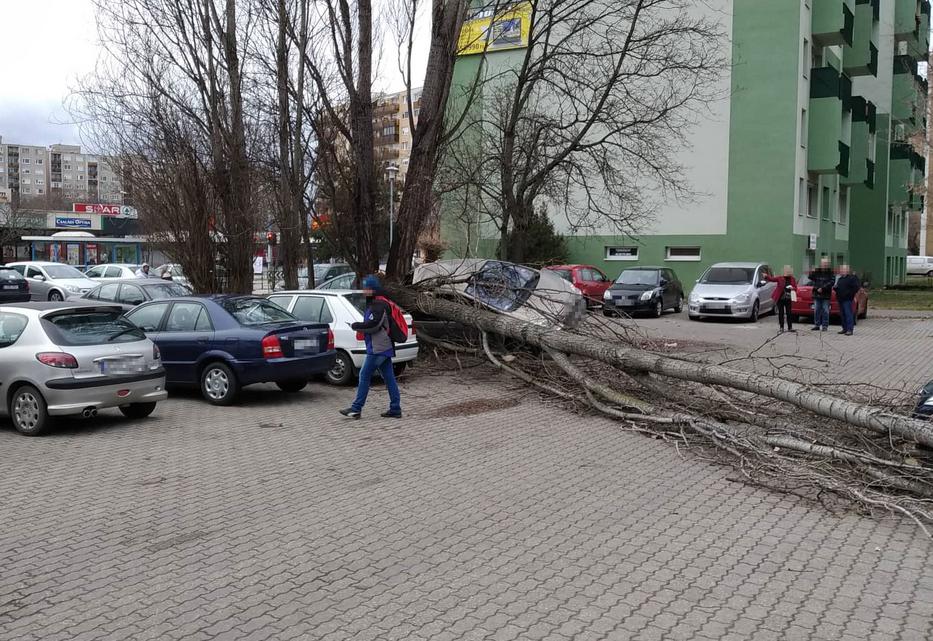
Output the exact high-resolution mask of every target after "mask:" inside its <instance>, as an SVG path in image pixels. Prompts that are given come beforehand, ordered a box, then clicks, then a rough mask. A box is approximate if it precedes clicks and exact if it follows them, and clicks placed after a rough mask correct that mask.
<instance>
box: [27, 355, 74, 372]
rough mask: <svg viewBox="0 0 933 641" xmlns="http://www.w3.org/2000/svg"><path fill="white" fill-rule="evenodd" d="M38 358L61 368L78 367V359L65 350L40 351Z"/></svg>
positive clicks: (44, 362)
mask: <svg viewBox="0 0 933 641" xmlns="http://www.w3.org/2000/svg"><path fill="white" fill-rule="evenodd" d="M36 360H38V361H39V362H40V363H42V364H43V365H48V366H49V367H58V368H60V369H77V368H78V359H76V358H75V357H74V356H72V355H71V354H66V353H65V352H40V353H38V354H36Z"/></svg>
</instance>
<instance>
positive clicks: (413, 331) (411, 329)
mask: <svg viewBox="0 0 933 641" xmlns="http://www.w3.org/2000/svg"><path fill="white" fill-rule="evenodd" d="M408 333H409V334H411V335H412V336H414V335H415V333H416V332H415V323H414V321H412V324H411V325H409V326H408Z"/></svg>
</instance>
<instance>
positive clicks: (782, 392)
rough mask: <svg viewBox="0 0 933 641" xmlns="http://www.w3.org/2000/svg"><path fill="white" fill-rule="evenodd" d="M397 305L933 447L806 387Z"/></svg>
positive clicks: (405, 296)
mask: <svg viewBox="0 0 933 641" xmlns="http://www.w3.org/2000/svg"><path fill="white" fill-rule="evenodd" d="M392 294H393V296H394V298H395V300H396V301H397V302H398V303H399V304H400V305H402V306H404V307H407V308H408V309H409V310H418V311H421V312H423V313H425V314H429V315H431V316H437V317H439V318H443V319H446V320H451V321H455V322H459V323H463V324H465V325H468V326H471V327H476V328H478V329H480V330H482V331H484V332H491V333H494V334H499V335H501V336H505V337H508V338H514V339H517V340H521V341H523V342H525V343H527V344H528V345H532V346H534V347H538V348H542V349H552V350H557V351H561V352H564V353H568V354H577V355H579V356H586V357H588V358H592V359H594V360H597V361H600V362H602V363H606V364H608V365H612V366H614V367H618V368H620V369H622V370H623V371H627V372H632V373H637V372H652V373H655V374H661V375H664V376H668V377H670V378H674V379H679V380H686V381H693V382H697V383H704V384H708V385H721V386H723V387H731V388H733V389H738V390H743V391H746V392H751V393H754V394H760V395H762V396H766V397H768V398H773V399H776V400H780V401H784V402H786V403H790V404H791V405H795V406H797V407H799V408H802V409H805V410H807V411H810V412H813V413H814V414H817V415H818V416H824V417H826V418H830V419H833V420H837V421H842V422H844V423H848V424H850V425H854V426H857V427H861V428H864V429H867V430H870V431H872V432H876V433H878V434H883V435H888V434H895V435H897V436H899V437H901V438H905V439H909V440H911V441H915V442H917V443H921V444H923V445H927V446H931V447H933V425H931V424H930V423H926V422H923V421H919V420H916V419H912V418H908V417H906V416H900V415H896V414H891V413H888V412H885V411H883V410H881V409H878V408H873V407H869V406H867V405H862V404H859V403H854V402H852V401H847V400H845V399H841V398H836V397H834V396H830V395H828V394H824V393H822V392H819V391H816V390H813V389H811V388H809V387H807V386H805V385H801V384H800V383H795V382H793V381H787V380H784V379H780V378H775V377H773V376H765V375H762V374H756V373H754V372H746V371H743V370H739V369H733V368H730V367H724V366H722V365H712V364H705V363H695V362H692V361H685V360H680V359H676V358H671V357H667V356H660V355H657V354H652V353H650V352H646V351H644V350H640V349H634V348H628V347H623V346H620V345H619V344H617V343H616V344H613V343H610V342H607V341H605V340H599V339H594V338H593V337H588V336H581V335H577V334H570V333H567V332H562V331H556V330H553V329H550V328H547V327H542V326H539V325H535V324H533V323H527V322H522V321H519V320H515V319H513V318H509V317H508V316H504V315H501V314H494V313H492V312H489V311H485V310H481V309H477V308H476V307H472V306H468V305H462V304H457V303H453V302H450V301H446V300H442V299H439V298H436V297H433V296H429V295H418V294H417V293H416V292H414V291H412V290H407V289H394V290H393V291H392Z"/></svg>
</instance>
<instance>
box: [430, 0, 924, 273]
mask: <svg viewBox="0 0 933 641" xmlns="http://www.w3.org/2000/svg"><path fill="white" fill-rule="evenodd" d="M700 5H701V3H698V6H700ZM707 5H708V6H709V10H710V11H711V15H715V16H716V18H717V20H719V21H721V24H722V27H723V31H724V32H725V33H728V34H730V36H731V38H730V39H729V41H728V42H726V43H724V46H725V47H726V48H727V51H726V52H725V53H726V55H727V57H728V59H729V60H730V61H731V64H730V65H729V69H728V71H727V73H726V74H725V77H724V78H723V80H722V82H723V87H722V88H723V89H724V91H723V92H722V94H723V95H724V96H727V97H725V98H723V99H722V100H721V101H720V102H719V103H717V104H715V105H713V109H712V113H711V114H710V115H709V116H708V117H704V118H703V120H702V122H700V123H699V124H698V125H697V126H696V128H695V130H694V131H692V132H691V133H690V136H689V138H690V145H689V146H688V147H686V148H684V149H683V151H682V153H681V154H680V157H679V158H678V160H679V162H680V163H682V165H683V166H684V167H685V168H686V170H687V172H688V176H687V178H688V180H689V181H690V183H691V184H693V185H694V186H695V187H696V188H697V189H698V190H699V191H702V192H704V195H703V196H702V197H700V198H698V199H696V200H695V201H692V202H689V203H667V204H666V205H664V206H663V207H662V208H661V209H660V210H659V211H658V212H656V214H655V215H654V216H653V218H652V220H650V221H648V222H646V223H645V224H644V225H642V226H641V228H639V229H637V230H636V231H635V232H634V233H632V234H630V235H619V234H618V232H617V231H616V230H614V229H603V230H595V231H590V232H587V233H580V232H577V233H571V232H570V230H568V229H561V226H560V221H559V220H557V218H556V217H555V224H556V226H557V227H558V230H559V231H562V232H563V233H565V234H566V235H567V236H568V240H569V245H570V250H571V259H572V261H573V262H577V263H589V264H593V265H596V266H598V267H600V268H601V269H603V270H604V271H606V272H607V273H608V274H609V275H610V276H613V277H614V276H615V275H616V274H618V273H619V272H620V271H621V270H622V269H624V268H627V267H631V266H634V265H639V264H642V265H649V264H650V265H663V266H666V267H672V268H674V269H675V271H676V272H677V273H678V274H679V276H680V278H681V280H683V281H684V282H690V281H692V280H693V279H695V278H697V277H698V276H699V274H700V273H701V272H702V271H703V269H705V268H706V267H707V266H709V265H710V264H712V263H715V262H720V261H729V260H742V261H746V260H756V261H759V260H760V261H764V262H768V263H769V264H771V265H772V266H774V267H775V269H780V266H781V265H785V264H789V265H792V266H793V267H794V269H795V271H796V273H798V274H800V273H802V272H804V271H806V270H808V269H810V268H811V267H812V266H813V265H814V264H816V263H817V262H818V261H819V259H820V257H822V256H828V257H830V258H831V259H832V261H833V263H835V264H839V263H842V262H847V263H850V264H852V266H853V267H854V268H855V270H856V271H857V272H858V273H859V274H861V275H862V276H863V278H865V279H868V280H870V281H871V282H872V283H873V284H875V285H880V284H882V283H884V284H891V283H898V282H902V281H903V279H904V276H905V262H906V254H907V226H908V219H909V215H910V212H912V211H917V210H919V209H921V208H922V207H923V199H922V196H921V195H920V191H919V190H917V193H914V190H913V186H914V185H916V186H918V187H919V186H921V185H922V184H923V182H924V158H923V157H922V156H921V155H919V154H918V153H917V152H915V151H914V147H913V146H912V144H911V142H910V141H911V139H912V137H915V136H916V135H917V134H918V132H921V131H924V130H925V128H926V95H927V82H926V80H925V79H924V78H923V77H922V76H921V74H920V73H919V72H918V65H919V64H920V63H925V62H926V59H927V52H928V50H929V29H930V3H929V1H928V0H709V1H708V2H706V3H703V4H702V6H707ZM532 28H533V26H532ZM523 55H524V51H522V50H515V49H509V50H503V51H492V50H490V51H489V52H488V53H487V54H486V56H485V62H484V63H483V64H485V65H486V68H487V70H488V73H497V72H498V71H500V70H501V69H503V68H507V67H509V66H510V65H516V64H520V62H521V59H522V56H523ZM482 58H483V57H482V56H479V55H464V56H461V57H460V58H458V62H457V67H456V70H455V78H454V84H455V87H454V90H455V91H456V86H457V84H458V83H459V84H460V85H461V86H465V83H468V82H470V80H471V79H472V78H473V77H474V75H475V74H476V70H477V65H479V64H481V59H482ZM473 108H474V109H483V108H484V103H483V97H482V95H480V96H479V97H478V98H477V100H476V102H475V104H474V105H473ZM447 202H448V201H445V203H444V205H443V206H442V223H441V225H442V227H441V228H442V234H443V235H444V237H445V240H446V241H447V242H448V243H449V246H450V251H451V253H453V254H455V255H458V256H462V255H487V256H489V255H492V254H493V252H494V248H495V240H494V239H495V238H496V232H495V230H494V229H489V228H488V227H484V225H483V224H482V223H477V224H476V225H470V224H469V223H465V222H464V221H463V215H462V213H460V214H458V217H457V219H456V220H454V217H453V216H452V215H451V212H450V211H449V210H450V209H451V208H450V207H448V205H447ZM461 209H462V207H461Z"/></svg>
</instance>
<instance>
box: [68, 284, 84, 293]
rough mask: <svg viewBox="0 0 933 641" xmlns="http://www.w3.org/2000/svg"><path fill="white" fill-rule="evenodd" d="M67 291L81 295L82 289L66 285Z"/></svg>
mask: <svg viewBox="0 0 933 641" xmlns="http://www.w3.org/2000/svg"><path fill="white" fill-rule="evenodd" d="M65 289H66V290H68V291H69V292H71V293H72V294H80V293H81V288H80V287H75V286H74V285H65Z"/></svg>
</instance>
